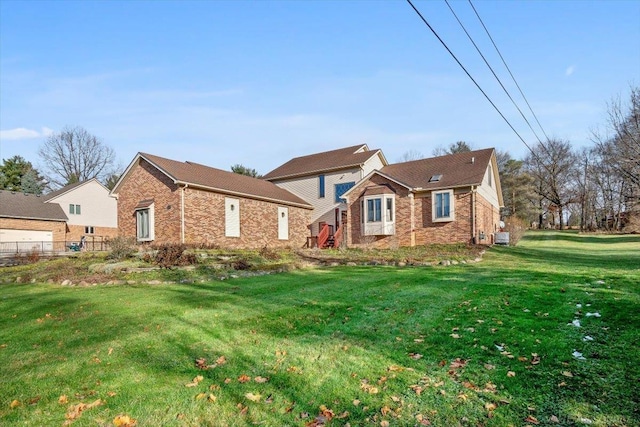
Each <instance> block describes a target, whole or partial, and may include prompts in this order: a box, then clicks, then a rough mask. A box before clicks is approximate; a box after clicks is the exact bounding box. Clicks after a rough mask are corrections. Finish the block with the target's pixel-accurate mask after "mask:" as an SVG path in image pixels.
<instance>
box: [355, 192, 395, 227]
mask: <svg viewBox="0 0 640 427" xmlns="http://www.w3.org/2000/svg"><path fill="white" fill-rule="evenodd" d="M376 202H379V206H380V211H379V212H378V210H377V209H376V207H377V203H376ZM389 203H390V205H391V206H389ZM370 204H372V205H373V208H374V209H373V211H372V212H373V217H372V216H371V215H370V213H371V211H370V210H369V205H370ZM389 208H390V210H389ZM360 210H361V213H360V223H361V226H362V227H361V230H362V234H363V235H365V236H391V235H394V234H396V223H395V218H396V201H395V195H393V194H376V195H373V196H365V197H363V198H362V200H361V202H360Z"/></svg>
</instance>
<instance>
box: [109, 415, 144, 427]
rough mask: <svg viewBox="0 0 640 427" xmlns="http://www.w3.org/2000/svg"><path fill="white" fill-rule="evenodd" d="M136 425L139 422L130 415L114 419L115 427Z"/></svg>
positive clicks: (132, 426)
mask: <svg viewBox="0 0 640 427" xmlns="http://www.w3.org/2000/svg"><path fill="white" fill-rule="evenodd" d="M136 424H138V421H137V420H136V419H134V418H131V417H130V416H129V415H118V416H116V417H115V418H114V419H113V425H114V426H115V427H134V426H135V425H136Z"/></svg>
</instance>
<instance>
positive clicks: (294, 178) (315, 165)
mask: <svg viewBox="0 0 640 427" xmlns="http://www.w3.org/2000/svg"><path fill="white" fill-rule="evenodd" d="M385 165H387V160H386V159H385V157H384V154H382V151H381V150H370V149H369V147H368V146H367V145H366V144H361V145H354V146H351V147H346V148H341V149H338V150H332V151H325V152H322V153H316V154H311V155H308V156H302V157H296V158H294V159H291V160H289V161H288V162H287V163H285V164H283V165H281V166H279V167H277V168H276V169H274V170H272V171H271V172H269V173H267V174H266V175H265V176H264V177H263V179H266V180H268V181H271V182H273V183H274V184H276V185H277V186H279V187H282V188H284V189H286V190H288V191H290V192H292V193H293V194H295V195H297V196H298V197H301V198H302V199H304V200H305V201H306V202H308V203H309V204H311V205H312V206H313V208H314V210H313V214H312V218H311V235H312V236H317V235H318V234H319V233H320V231H321V230H322V227H323V226H324V225H328V226H329V230H330V235H333V233H334V232H336V231H337V230H338V228H339V227H340V225H341V224H342V222H343V218H344V216H345V215H346V209H347V206H346V204H345V203H344V201H343V200H342V198H341V196H342V195H343V194H344V193H345V192H347V191H348V190H349V189H350V188H352V187H353V186H355V185H356V184H357V183H358V182H360V180H362V179H363V178H364V177H365V176H367V175H368V174H369V173H370V172H371V171H373V170H377V169H381V168H382V167H383V166H385Z"/></svg>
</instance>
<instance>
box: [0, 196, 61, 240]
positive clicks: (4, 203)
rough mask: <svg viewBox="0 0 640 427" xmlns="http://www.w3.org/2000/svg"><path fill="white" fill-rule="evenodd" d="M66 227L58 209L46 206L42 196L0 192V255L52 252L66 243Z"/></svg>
mask: <svg viewBox="0 0 640 427" xmlns="http://www.w3.org/2000/svg"><path fill="white" fill-rule="evenodd" d="M66 227H67V216H66V215H65V213H64V211H63V210H62V208H61V207H60V205H58V204H56V203H45V200H44V197H43V196H38V195H35V194H24V193H20V192H14V191H6V190H0V249H1V250H2V252H29V251H32V250H34V249H35V250H37V251H43V250H45V251H52V250H54V242H64V241H65V236H66ZM62 248H63V246H62V245H61V247H60V249H59V250H63V249H62Z"/></svg>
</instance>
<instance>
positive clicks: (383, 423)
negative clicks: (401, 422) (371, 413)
mask: <svg viewBox="0 0 640 427" xmlns="http://www.w3.org/2000/svg"><path fill="white" fill-rule="evenodd" d="M380 427H389V421H387V420H382V421H380Z"/></svg>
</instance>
